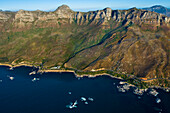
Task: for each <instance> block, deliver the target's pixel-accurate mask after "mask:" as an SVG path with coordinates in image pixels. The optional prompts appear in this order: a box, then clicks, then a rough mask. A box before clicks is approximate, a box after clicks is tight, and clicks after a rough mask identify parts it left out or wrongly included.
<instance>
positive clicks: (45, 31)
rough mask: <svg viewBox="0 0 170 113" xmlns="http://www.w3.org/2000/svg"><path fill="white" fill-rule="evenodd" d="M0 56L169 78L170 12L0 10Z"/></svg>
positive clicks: (2, 59)
mask: <svg viewBox="0 0 170 113" xmlns="http://www.w3.org/2000/svg"><path fill="white" fill-rule="evenodd" d="M0 30H1V33H0V62H8V63H11V62H13V63H19V62H22V61H28V62H31V63H33V64H36V63H43V64H44V67H45V68H47V67H51V66H56V65H60V66H62V67H66V68H73V69H78V70H92V69H96V70H97V69H100V68H104V69H109V70H115V71H117V72H123V73H127V74H134V75H136V76H139V77H148V78H169V77H170V76H169V75H170V65H169V61H170V60H169V50H170V46H169V45H170V42H169V37H170V18H169V17H167V16H165V15H162V14H158V13H155V12H151V11H146V10H139V9H136V8H132V9H129V10H112V9H111V8H105V9H103V10H97V11H89V12H74V11H72V10H71V9H70V8H69V7H68V6H66V5H63V6H60V7H59V8H58V9H56V10H55V11H53V12H43V11H39V10H37V11H24V10H20V11H18V12H16V13H14V12H3V11H1V12H0Z"/></svg>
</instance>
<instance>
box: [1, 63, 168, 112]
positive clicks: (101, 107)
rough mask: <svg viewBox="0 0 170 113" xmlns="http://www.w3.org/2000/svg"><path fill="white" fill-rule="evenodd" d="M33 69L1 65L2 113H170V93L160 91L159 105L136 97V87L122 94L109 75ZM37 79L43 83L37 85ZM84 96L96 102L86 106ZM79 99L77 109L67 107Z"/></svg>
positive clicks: (150, 98) (152, 100)
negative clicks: (35, 71) (10, 68)
mask: <svg viewBox="0 0 170 113" xmlns="http://www.w3.org/2000/svg"><path fill="white" fill-rule="evenodd" d="M33 70H36V69H33V68H31V67H24V66H23V67H17V68H14V70H9V67H6V66H0V113H160V112H161V113H170V93H166V92H165V91H163V90H160V89H159V90H157V91H158V92H159V95H158V97H159V98H160V99H161V102H160V103H159V104H157V103H156V101H155V99H156V97H154V96H152V95H149V94H148V93H144V95H142V96H138V95H135V94H133V88H131V89H130V90H129V91H127V92H125V93H122V92H119V91H118V89H117V85H118V84H119V82H120V81H122V80H118V79H113V78H111V77H109V76H99V77H95V78H88V77H83V78H80V79H78V78H76V77H75V76H74V74H73V73H65V72H64V73H43V74H35V75H29V73H30V72H32V71H33ZM10 76H12V77H14V80H10V79H9V77H10ZM33 78H39V79H40V80H37V81H34V82H33V81H32V79H33ZM1 80H2V81H1ZM113 84H115V85H113ZM69 92H71V94H69ZM81 97H85V98H88V97H91V98H93V99H94V101H89V100H88V101H87V102H88V104H85V102H82V101H81V100H80V98H81ZM139 97H140V99H139ZM76 100H77V102H78V104H77V108H73V109H69V108H67V107H66V105H69V104H70V102H75V101H76Z"/></svg>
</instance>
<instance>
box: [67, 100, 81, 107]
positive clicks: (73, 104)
mask: <svg viewBox="0 0 170 113" xmlns="http://www.w3.org/2000/svg"><path fill="white" fill-rule="evenodd" d="M77 104H78V102H77V100H76V101H75V102H74V103H72V102H71V103H70V105H66V107H67V108H70V109H72V108H76V107H77V106H76V105H77Z"/></svg>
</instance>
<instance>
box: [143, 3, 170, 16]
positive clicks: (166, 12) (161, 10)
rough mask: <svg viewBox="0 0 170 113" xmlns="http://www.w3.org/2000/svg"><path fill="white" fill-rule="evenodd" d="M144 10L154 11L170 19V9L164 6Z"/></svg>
mask: <svg viewBox="0 0 170 113" xmlns="http://www.w3.org/2000/svg"><path fill="white" fill-rule="evenodd" d="M143 10H148V11H154V12H157V13H161V14H164V15H166V16H168V17H170V9H168V8H166V7H164V6H161V5H155V6H152V7H149V8H143Z"/></svg>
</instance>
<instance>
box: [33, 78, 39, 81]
mask: <svg viewBox="0 0 170 113" xmlns="http://www.w3.org/2000/svg"><path fill="white" fill-rule="evenodd" d="M37 80H40V78H33V79H32V81H33V82H34V81H37Z"/></svg>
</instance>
